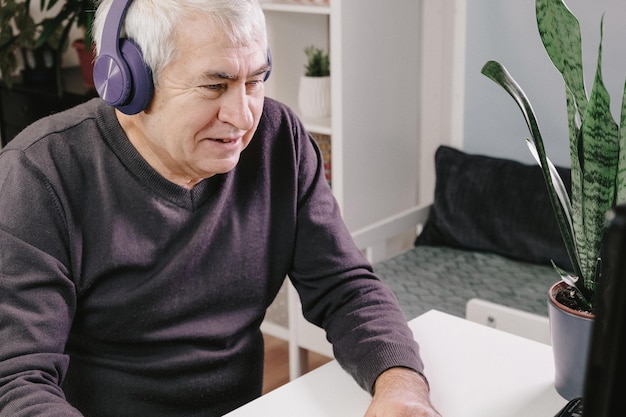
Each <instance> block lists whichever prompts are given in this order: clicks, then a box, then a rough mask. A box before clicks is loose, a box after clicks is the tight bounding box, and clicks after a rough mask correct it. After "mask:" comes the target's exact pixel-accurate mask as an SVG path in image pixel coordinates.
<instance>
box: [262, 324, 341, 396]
mask: <svg viewBox="0 0 626 417" xmlns="http://www.w3.org/2000/svg"><path fill="white" fill-rule="evenodd" d="M330 360H331V359H330V358H328V357H326V356H322V355H319V354H316V353H313V352H311V353H309V366H308V370H309V371H310V370H313V369H315V368H317V367H318V366H321V365H323V364H325V363H327V362H329V361H330ZM264 368H265V374H264V375H265V379H264V380H263V394H266V393H268V392H270V391H271V390H273V389H276V388H278V387H280V386H281V385H283V384H285V383H287V382H289V345H288V343H287V342H286V341H284V340H282V339H279V338H276V337H273V336H270V335H267V334H266V335H265V365H264Z"/></svg>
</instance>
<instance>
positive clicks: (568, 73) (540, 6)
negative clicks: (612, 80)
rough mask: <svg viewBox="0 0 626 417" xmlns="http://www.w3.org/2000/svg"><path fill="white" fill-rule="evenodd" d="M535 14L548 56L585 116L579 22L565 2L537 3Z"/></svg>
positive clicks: (546, 1) (554, 0) (585, 101)
mask: <svg viewBox="0 0 626 417" xmlns="http://www.w3.org/2000/svg"><path fill="white" fill-rule="evenodd" d="M535 11H536V16H537V27H538V29H539V35H540V37H541V41H542V42H543V45H544V47H545V49H546V52H547V53H548V56H549V57H550V59H551V60H552V63H553V64H554V66H555V67H556V69H557V70H558V71H559V72H560V73H561V75H562V76H563V79H564V80H565V85H566V86H567V88H568V89H569V91H571V92H572V94H573V95H574V99H575V103H576V106H577V107H578V110H579V114H581V115H583V114H585V113H586V107H587V92H586V90H585V82H584V78H583V70H582V68H583V65H582V62H583V60H582V48H581V45H582V40H581V34H580V24H579V22H578V19H576V16H574V15H573V14H572V12H571V11H570V10H569V8H568V7H567V6H566V5H565V3H563V1H562V0H537V1H536V2H535Z"/></svg>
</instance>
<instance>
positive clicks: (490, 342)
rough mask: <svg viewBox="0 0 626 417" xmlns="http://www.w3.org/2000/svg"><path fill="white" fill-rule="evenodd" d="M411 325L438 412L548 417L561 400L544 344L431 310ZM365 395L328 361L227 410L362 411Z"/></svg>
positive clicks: (234, 415) (344, 416) (461, 416)
mask: <svg viewBox="0 0 626 417" xmlns="http://www.w3.org/2000/svg"><path fill="white" fill-rule="evenodd" d="M409 325H410V327H411V329H412V330H413V333H414V335H415V339H416V340H417V341H418V342H419V343H420V348H421V354H422V358H423V360H424V363H425V365H426V369H425V373H426V375H427V377H428V379H429V382H430V385H431V398H432V401H433V403H434V405H435V407H436V408H437V409H438V410H439V412H440V413H441V414H442V416H443V417H544V416H545V417H552V416H554V415H555V414H556V413H557V412H558V411H559V410H560V409H561V408H562V407H563V406H564V405H565V403H566V402H567V401H566V400H565V399H564V398H563V397H561V396H560V395H559V394H558V393H557V392H556V390H555V388H554V364H553V359H552V349H551V347H550V346H548V345H545V344H543V343H539V342H535V341H533V340H530V339H525V338H522V337H519V336H515V335H512V334H509V333H505V332H502V331H500V330H496V329H492V328H490V327H487V326H484V325H481V324H477V323H473V322H470V321H468V320H465V319H461V318H458V317H455V316H451V315H448V314H445V313H441V312H439V311H435V310H431V311H429V312H427V313H425V314H423V315H421V316H419V317H417V318H415V319H413V320H411V321H410V322H409ZM369 402H370V396H369V394H367V393H366V392H365V391H363V390H362V389H361V388H360V387H359V386H358V385H357V384H356V383H355V382H354V380H353V379H352V378H351V377H350V376H349V375H348V374H347V373H346V372H344V371H343V370H342V369H341V368H340V366H339V365H338V364H337V362H336V361H332V362H330V363H328V364H326V365H323V366H321V367H320V368H318V369H316V370H314V371H312V372H309V373H308V374H306V375H304V376H302V377H300V378H298V379H296V380H294V381H291V382H290V383H288V384H286V385H283V386H282V387H280V388H278V389H276V390H274V391H272V392H270V393H268V394H266V395H264V396H262V397H261V398H259V399H257V400H255V401H252V402H251V403H249V404H246V405H244V406H243V407H241V408H239V409H237V410H235V411H233V412H231V413H229V414H227V416H228V417H243V416H264V417H280V416H285V417H287V416H289V417H293V416H298V417H331V416H332V417H363V415H364V414H365V411H366V409H367V407H368V405H369Z"/></svg>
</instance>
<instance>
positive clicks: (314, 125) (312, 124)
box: [298, 114, 332, 135]
mask: <svg viewBox="0 0 626 417" xmlns="http://www.w3.org/2000/svg"><path fill="white" fill-rule="evenodd" d="M298 117H300V120H302V123H304V127H305V128H306V130H308V131H309V132H313V133H320V134H322V135H332V128H331V124H330V117H322V118H316V119H312V118H307V117H302V115H300V114H298Z"/></svg>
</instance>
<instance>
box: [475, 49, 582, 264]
mask: <svg viewBox="0 0 626 417" xmlns="http://www.w3.org/2000/svg"><path fill="white" fill-rule="evenodd" d="M481 73H482V74H484V75H485V76H487V77H488V78H490V79H491V80H492V81H494V82H495V83H496V84H499V85H500V86H501V87H502V88H504V90H505V91H506V92H507V93H509V95H510V96H511V97H513V99H514V100H515V102H516V103H517V105H518V107H519V108H520V110H521V111H522V114H523V116H524V120H525V121H526V125H527V126H528V129H529V131H530V135H531V139H530V140H529V141H530V143H532V148H531V149H534V151H535V152H536V154H537V156H538V159H539V165H540V166H541V171H542V173H543V177H544V180H545V182H546V187H547V189H548V195H549V197H550V202H551V203H552V208H553V211H554V215H555V217H556V221H557V225H558V227H559V231H560V232H561V237H562V238H563V243H564V244H565V249H566V250H567V254H568V256H569V258H570V262H571V263H572V268H573V269H574V271H573V272H574V273H575V274H576V275H577V276H581V275H580V273H581V270H580V264H579V262H578V251H577V248H576V242H575V240H574V231H573V230H572V228H571V226H570V223H569V222H568V220H567V218H568V217H571V213H568V214H566V213H565V212H566V210H568V209H569V205H565V206H564V205H562V204H561V202H560V200H559V196H558V194H557V191H556V188H555V185H554V183H553V181H552V174H551V172H550V163H549V162H548V159H547V157H546V151H545V148H544V145H543V139H542V138H541V132H540V131H539V126H538V124H537V118H536V117H535V113H534V111H533V108H532V106H531V104H530V101H529V100H528V97H526V94H525V93H524V91H523V90H522V89H521V88H520V86H519V85H518V84H517V82H516V81H515V80H514V79H513V77H511V75H510V74H509V73H508V71H507V70H506V68H504V66H502V65H501V64H500V63H498V62H496V61H488V62H487V63H486V64H485V65H484V66H483V68H482V70H481ZM557 176H558V174H557Z"/></svg>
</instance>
